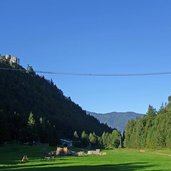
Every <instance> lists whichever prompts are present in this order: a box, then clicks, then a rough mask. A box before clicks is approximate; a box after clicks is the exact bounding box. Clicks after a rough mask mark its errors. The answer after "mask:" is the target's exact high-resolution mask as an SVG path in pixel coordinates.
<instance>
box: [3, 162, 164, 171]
mask: <svg viewBox="0 0 171 171" xmlns="http://www.w3.org/2000/svg"><path fill="white" fill-rule="evenodd" d="M60 164H61V163H60ZM65 164H66V163H65ZM67 164H68V163H67ZM154 166H156V165H152V164H149V163H147V162H136V163H124V164H110V165H97V166H91V165H86V166H57V164H53V163H52V164H39V165H34V167H33V166H30V168H29V165H28V166H26V167H25V166H24V165H23V167H22V166H21V165H20V166H15V167H11V166H10V167H3V168H2V167H1V168H0V170H4V171H7V170H20V171H23V170H24V171H139V170H140V171H141V170H144V169H148V170H150V171H164V170H159V169H153V167H154ZM31 167H32V168H31ZM165 171H166V170H165Z"/></svg>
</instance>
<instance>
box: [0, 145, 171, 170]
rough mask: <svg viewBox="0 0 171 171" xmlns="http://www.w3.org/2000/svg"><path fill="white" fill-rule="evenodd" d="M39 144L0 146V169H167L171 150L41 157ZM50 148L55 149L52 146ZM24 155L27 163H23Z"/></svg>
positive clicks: (114, 151)
mask: <svg viewBox="0 0 171 171" xmlns="http://www.w3.org/2000/svg"><path fill="white" fill-rule="evenodd" d="M41 150H42V147H38V146H23V145H22V146H21V145H5V146H1V147H0V171H7V170H18V171H22V170H26V171H44V170H46V171H55V170H57V171H145V170H151V171H152V170H153V171H170V170H171V150H158V151H149V150H148V151H146V150H141V151H140V150H131V149H115V150H106V151H105V152H106V155H102V156H94V155H91V156H81V157H76V156H66V157H55V158H53V159H42V157H41V156H42V154H41ZM49 150H55V147H54V148H51V149H49ZM23 155H27V156H28V159H29V160H28V162H25V163H22V162H21V159H22V156H23Z"/></svg>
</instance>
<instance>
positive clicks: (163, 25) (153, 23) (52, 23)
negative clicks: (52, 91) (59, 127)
mask: <svg viewBox="0 0 171 171" xmlns="http://www.w3.org/2000/svg"><path fill="white" fill-rule="evenodd" d="M0 7H1V14H0V54H12V55H16V56H18V57H19V58H20V60H21V64H22V65H23V66H24V67H26V66H27V64H30V65H32V66H33V68H34V69H35V70H44V71H55V72H77V73H97V74H98V73H106V74H108V73H144V72H165V71H171V67H170V66H171V20H170V19H171V1H170V0H138V1H137V0H129V1H128V0H24V1H23V0H0ZM45 76H46V78H47V79H51V78H52V79H53V81H54V83H55V84H56V85H57V86H58V87H59V88H60V89H61V90H62V91H63V92H64V94H65V95H66V96H70V97H71V99H72V100H73V101H75V102H76V103H78V104H79V105H80V106H81V107H82V108H83V109H85V110H89V111H93V112H102V113H105V112H111V111H135V112H139V113H145V112H146V111H147V107H148V105H149V104H151V105H153V106H154V107H156V108H157V109H158V108H159V107H160V106H161V104H162V102H166V101H167V97H168V96H169V95H171V85H170V82H171V75H165V76H148V77H74V76H60V75H45Z"/></svg>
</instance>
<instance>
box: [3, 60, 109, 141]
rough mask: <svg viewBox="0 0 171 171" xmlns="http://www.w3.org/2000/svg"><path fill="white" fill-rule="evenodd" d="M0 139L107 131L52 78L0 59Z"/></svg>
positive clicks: (50, 137)
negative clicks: (46, 77) (58, 86)
mask: <svg viewBox="0 0 171 171" xmlns="http://www.w3.org/2000/svg"><path fill="white" fill-rule="evenodd" d="M0 68H9V69H16V68H18V69H20V71H16V70H4V69H3V70H2V69H1V70H0V99H1V100H0V141H1V142H4V141H9V140H16V141H23V142H25V141H29V140H32V139H34V140H37V141H40V142H47V141H55V140H56V139H57V138H71V137H72V136H73V132H74V131H75V130H76V131H77V132H78V133H81V132H82V131H83V130H85V131H86V132H87V133H88V132H95V133H96V134H97V135H98V134H102V133H103V132H104V131H111V128H109V127H108V126H107V125H104V124H100V122H99V121H98V120H97V119H95V118H94V117H92V116H88V115H87V114H86V112H85V111H83V110H82V108H81V107H80V106H79V105H77V104H75V103H74V102H72V101H71V99H70V98H68V97H65V96H64V95H63V92H62V91H61V90H60V89H58V88H57V86H56V85H54V83H53V82H52V81H49V80H46V79H45V78H44V77H41V76H39V75H37V74H36V73H35V72H34V71H33V69H32V67H28V69H27V70H26V69H24V68H23V67H21V66H20V65H18V64H15V65H14V64H12V65H10V64H8V62H6V61H5V62H4V61H0Z"/></svg>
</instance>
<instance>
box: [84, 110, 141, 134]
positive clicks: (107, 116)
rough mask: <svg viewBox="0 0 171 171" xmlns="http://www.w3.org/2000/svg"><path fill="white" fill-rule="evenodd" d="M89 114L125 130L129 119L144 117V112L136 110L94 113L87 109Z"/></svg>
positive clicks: (113, 126) (112, 126)
mask: <svg viewBox="0 0 171 171" xmlns="http://www.w3.org/2000/svg"><path fill="white" fill-rule="evenodd" d="M87 114H88V115H91V116H94V117H95V118H97V119H98V120H99V121H100V122H101V123H106V124H107V125H108V126H110V127H111V128H116V129H117V130H119V131H121V132H122V131H124V130H125V127H126V124H127V122H128V120H131V119H136V118H137V117H143V116H144V115H143V114H140V113H135V112H111V113H104V114H101V113H94V112H89V111H87Z"/></svg>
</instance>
